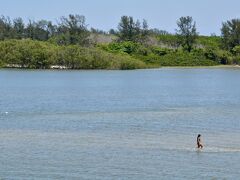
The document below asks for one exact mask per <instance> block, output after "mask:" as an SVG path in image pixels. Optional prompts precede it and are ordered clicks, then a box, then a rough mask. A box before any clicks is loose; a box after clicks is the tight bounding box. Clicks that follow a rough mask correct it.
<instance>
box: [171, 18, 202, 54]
mask: <svg viewBox="0 0 240 180" xmlns="http://www.w3.org/2000/svg"><path fill="white" fill-rule="evenodd" d="M177 26H178V29H177V30H176V31H177V36H178V37H179V41H180V44H181V45H182V47H183V48H184V49H185V50H187V51H188V52H191V50H192V49H193V46H194V43H195V42H196V39H197V36H198V33H197V29H196V22H194V21H193V18H192V17H190V16H187V17H181V18H180V19H179V20H178V21H177Z"/></svg>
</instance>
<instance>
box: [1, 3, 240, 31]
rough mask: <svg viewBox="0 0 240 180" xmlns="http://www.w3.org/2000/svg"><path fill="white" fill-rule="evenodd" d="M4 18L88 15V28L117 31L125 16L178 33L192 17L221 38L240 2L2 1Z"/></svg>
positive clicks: (238, 15)
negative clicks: (184, 19)
mask: <svg viewBox="0 0 240 180" xmlns="http://www.w3.org/2000/svg"><path fill="white" fill-rule="evenodd" d="M0 4H1V5H0V14H1V15H4V16H9V17H11V18H16V17H22V18H23V19H24V20H25V21H27V20H28V19H33V20H40V19H46V20H51V21H53V22H56V21H57V19H58V18H59V17H61V16H67V15H68V14H80V15H84V16H85V17H86V20H87V24H88V27H89V28H90V27H94V28H97V29H102V30H105V31H107V30H109V29H111V28H113V29H116V28H117V26H118V23H119V20H120V18H121V16H123V15H128V16H133V17H134V19H139V20H142V19H146V20H147V21H148V24H149V26H150V28H158V29H161V30H166V31H169V32H171V33H174V32H175V29H176V28H177V26H176V21H177V19H179V18H180V17H181V16H192V17H193V19H194V20H195V21H196V24H197V30H198V32H199V33H200V34H202V35H211V34H213V33H215V34H217V35H220V28H221V25H222V22H225V21H227V20H230V19H233V18H240V10H239V8H240V0H0Z"/></svg>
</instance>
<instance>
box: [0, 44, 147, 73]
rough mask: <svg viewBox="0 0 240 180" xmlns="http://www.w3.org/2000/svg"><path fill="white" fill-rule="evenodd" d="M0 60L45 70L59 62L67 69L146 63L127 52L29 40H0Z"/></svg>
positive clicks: (115, 67) (131, 67)
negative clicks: (110, 51) (112, 51)
mask: <svg viewBox="0 0 240 180" xmlns="http://www.w3.org/2000/svg"><path fill="white" fill-rule="evenodd" d="M0 62H1V64H2V65H3V64H5V65H11V64H12V65H18V66H21V67H25V68H33V69H46V68H50V66H51V65H62V66H66V67H67V68H69V69H137V68H146V64H145V63H144V62H141V61H140V60H137V59H134V58H133V57H130V56H128V55H127V54H123V55H119V54H114V53H109V52H106V51H103V50H101V49H99V48H86V47H81V46H78V45H68V46H58V45H55V44H51V43H47V42H40V41H33V40H29V39H26V40H7V41H1V42H0Z"/></svg>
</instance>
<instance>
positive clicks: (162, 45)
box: [0, 14, 240, 69]
mask: <svg viewBox="0 0 240 180" xmlns="http://www.w3.org/2000/svg"><path fill="white" fill-rule="evenodd" d="M176 27H177V29H176V33H175V34H171V33H168V32H167V31H164V30H159V29H156V28H155V29H150V28H149V25H148V22H147V21H146V20H145V19H143V20H142V21H140V20H135V19H134V18H133V17H131V16H122V17H121V19H120V22H119V24H118V27H117V29H110V30H109V31H108V32H105V31H103V30H99V29H95V28H90V29H89V27H88V25H87V22H86V18H85V16H83V15H73V14H70V15H69V16H67V17H64V16H63V17H61V18H59V19H58V20H57V22H56V23H53V22H51V21H48V20H39V21H33V20H29V21H28V22H26V23H25V22H24V21H23V19H22V18H16V19H11V18H9V17H5V16H1V17H0V50H1V54H2V56H1V58H0V65H1V64H11V63H12V64H19V63H20V64H21V66H23V67H31V68H49V66H50V65H51V64H54V63H55V64H56V63H57V64H62V65H67V66H68V67H69V68H72V69H83V68H87V69H91V68H100V67H101V66H99V67H98V66H95V65H94V63H95V64H96V62H97V60H98V59H99V61H102V60H101V59H102V58H101V57H99V58H98V57H97V56H98V53H96V54H95V53H93V52H99V54H105V53H107V54H108V55H109V54H111V56H112V57H113V56H114V57H115V58H114V59H115V60H116V59H118V58H119V57H120V56H121V55H124V57H125V58H126V59H128V61H127V62H128V63H125V68H124V69H128V68H127V64H131V63H129V62H130V61H131V60H133V59H134V62H137V61H135V60H139V61H138V63H135V64H138V65H139V64H141V67H142V68H143V67H159V66H165V65H166V66H171V65H174V66H175V65H183V66H185V65H190V66H192V65H216V64H237V63H239V61H240V19H232V20H229V21H227V22H223V24H222V28H221V36H208V37H207V36H201V35H199V33H198V32H197V25H196V22H195V21H194V20H193V18H192V17H190V16H186V17H181V18H179V19H178V20H177V23H176ZM93 35H97V36H100V37H102V38H106V37H110V38H112V39H111V41H110V42H107V43H104V42H95V41H94V40H93V37H94V36H93ZM12 40H16V41H12ZM38 41H44V42H46V43H45V44H44V46H40V47H41V48H42V47H46V46H49V48H43V50H44V51H45V52H41V53H42V54H47V53H48V52H47V49H51V50H52V51H51V53H52V54H55V56H51V57H52V58H54V57H55V58H56V59H58V60H59V59H61V58H62V59H61V60H59V61H56V60H52V59H49V58H47V55H46V56H39V57H41V58H43V59H42V60H40V59H41V58H38V57H36V56H38V53H40V52H38V51H37V50H36V51H35V50H34V48H37V47H38V46H39V43H40V42H38ZM13 42H14V43H16V44H18V45H19V44H21V45H22V46H23V47H22V49H27V48H30V49H29V52H28V53H25V54H24V51H23V50H22V49H21V48H20V47H19V48H17V49H18V50H19V51H16V52H15V51H12V50H11V46H8V45H6V44H12V45H13ZM26 42H28V43H30V44H32V47H30V46H28V45H27V43H26ZM33 44H35V45H33ZM21 45H20V46H21ZM53 46H54V47H55V48H52V47H53ZM68 46H69V47H71V48H69V49H71V51H69V52H72V54H71V53H69V52H68V53H65V56H62V57H61V56H57V55H56V54H57V53H58V54H61V53H60V52H59V50H62V51H63V52H66V51H65V50H66V49H68ZM72 46H73V47H74V48H72ZM31 48H32V49H31ZM73 49H74V50H73ZM76 49H77V50H76ZM80 49H81V50H80ZM89 49H90V50H89ZM30 51H33V52H31V53H32V54H35V55H36V54H37V55H36V56H35V55H31V56H30V55H29V54H31V53H30ZM84 51H86V53H85V54H84V53H83V52H84ZM36 52H38V53H36ZM75 52H78V53H77V54H76V53H75ZM79 52H81V53H79ZM11 53H15V54H11ZM41 53H40V54H41ZM74 53H75V54H74ZM20 54H21V55H20ZM63 54H64V53H63ZM86 54H88V55H87V56H85V55H86ZM18 55H19V56H18ZM105 55H106V54H105ZM119 55H120V56H119ZM67 56H69V57H67ZM81 56H83V57H84V58H81ZM99 56H100V55H99ZM60 57H61V58H60ZM93 57H94V58H95V60H94V61H92V60H89V59H91V58H93ZM104 57H105V56H104ZM106 57H107V55H106ZM17 58H20V59H21V62H19V60H17ZM71 58H73V59H75V61H72V64H71V63H70V62H71V61H70V60H66V59H71ZM36 59H37V60H36ZM46 59H47V60H46ZM78 59H79V60H78ZM80 59H81V63H83V59H85V61H86V62H89V63H90V64H88V65H86V63H85V65H84V66H82V65H78V66H76V65H75V64H79V62H80ZM106 59H108V60H109V62H110V59H109V58H106ZM44 60H45V61H44ZM88 60H89V61H88ZM46 61H48V62H47V63H44V62H46ZM77 61H79V62H78V63H76V62H77ZM120 61H121V62H122V59H121V60H120ZM140 61H141V62H142V63H139V62H140ZM26 62H27V63H26ZM60 62H63V63H60ZM74 63H75V64H74ZM83 64H84V63H83ZM100 64H101V63H100ZM110 64H111V63H109V64H108V67H109V68H110V69H111V68H113V67H115V68H116V67H118V68H120V65H114V66H111V65H110ZM133 64H134V63H133ZM105 68H107V67H105ZM131 68H132V69H133V68H134V67H133V65H132V64H131ZM135 68H137V67H135ZM120 69H121V68H120Z"/></svg>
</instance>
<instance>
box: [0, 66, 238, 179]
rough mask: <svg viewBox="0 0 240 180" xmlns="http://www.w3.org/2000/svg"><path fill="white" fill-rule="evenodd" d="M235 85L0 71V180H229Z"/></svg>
mask: <svg viewBox="0 0 240 180" xmlns="http://www.w3.org/2000/svg"><path fill="white" fill-rule="evenodd" d="M239 77H240V69H239V68H236V69H234V68H226V69H224V68H221V69H174V68H172V69H171V68H166V69H165V68H164V69H158V70H136V71H26V70H25V71H20V70H0V178H2V179H136V180H138V179H238V178H239V177H240V170H239V169H240V117H239V113H240V80H239ZM198 133H201V134H202V136H203V143H204V146H205V147H204V149H203V150H197V149H196V136H197V134H198Z"/></svg>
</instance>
